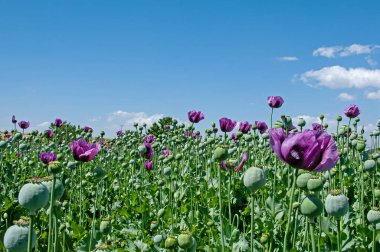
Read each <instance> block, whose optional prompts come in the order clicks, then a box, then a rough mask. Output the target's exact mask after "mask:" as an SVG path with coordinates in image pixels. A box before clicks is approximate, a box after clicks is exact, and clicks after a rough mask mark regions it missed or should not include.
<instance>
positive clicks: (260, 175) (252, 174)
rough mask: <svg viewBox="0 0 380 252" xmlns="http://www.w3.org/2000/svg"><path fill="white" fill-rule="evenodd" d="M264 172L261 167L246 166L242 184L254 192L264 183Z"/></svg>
mask: <svg viewBox="0 0 380 252" xmlns="http://www.w3.org/2000/svg"><path fill="white" fill-rule="evenodd" d="M265 182H266V179H265V173H264V171H263V170H262V169H260V168H257V167H251V168H248V169H247V170H246V171H245V173H244V176H243V183H244V186H245V187H246V188H247V189H248V190H250V191H251V192H254V191H256V190H258V189H260V188H261V187H263V186H264V185H265Z"/></svg>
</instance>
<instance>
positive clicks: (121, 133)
mask: <svg viewBox="0 0 380 252" xmlns="http://www.w3.org/2000/svg"><path fill="white" fill-rule="evenodd" d="M116 135H117V136H119V137H121V136H124V132H123V131H122V130H119V131H118V132H116Z"/></svg>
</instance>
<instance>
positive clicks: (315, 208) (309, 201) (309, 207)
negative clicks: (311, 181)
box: [301, 194, 323, 218]
mask: <svg viewBox="0 0 380 252" xmlns="http://www.w3.org/2000/svg"><path fill="white" fill-rule="evenodd" d="M322 211H323V203H322V201H321V200H320V199H319V198H318V196H317V195H314V194H310V195H307V196H306V197H305V198H304V199H303V200H302V203H301V213H302V214H303V215H305V216H306V217H309V218H314V217H317V216H318V215H320V214H321V213H322Z"/></svg>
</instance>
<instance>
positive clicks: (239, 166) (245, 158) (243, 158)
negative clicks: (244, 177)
mask: <svg viewBox="0 0 380 252" xmlns="http://www.w3.org/2000/svg"><path fill="white" fill-rule="evenodd" d="M247 159H248V154H247V152H244V153H243V157H242V159H241V162H240V164H239V165H238V167H237V169H236V170H235V172H239V171H241V169H242V168H243V166H244V164H245V161H247Z"/></svg>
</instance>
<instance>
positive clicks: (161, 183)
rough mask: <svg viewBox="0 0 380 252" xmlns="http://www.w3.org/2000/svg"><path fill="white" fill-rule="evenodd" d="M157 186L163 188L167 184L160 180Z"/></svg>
mask: <svg viewBox="0 0 380 252" xmlns="http://www.w3.org/2000/svg"><path fill="white" fill-rule="evenodd" d="M157 185H158V186H160V187H161V186H163V185H165V182H164V181H163V180H159V181H158V182H157Z"/></svg>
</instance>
